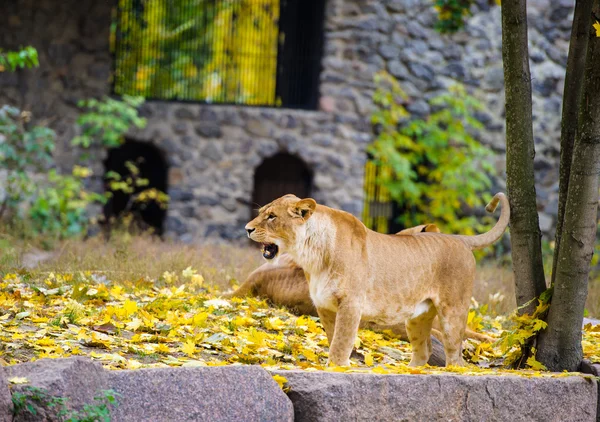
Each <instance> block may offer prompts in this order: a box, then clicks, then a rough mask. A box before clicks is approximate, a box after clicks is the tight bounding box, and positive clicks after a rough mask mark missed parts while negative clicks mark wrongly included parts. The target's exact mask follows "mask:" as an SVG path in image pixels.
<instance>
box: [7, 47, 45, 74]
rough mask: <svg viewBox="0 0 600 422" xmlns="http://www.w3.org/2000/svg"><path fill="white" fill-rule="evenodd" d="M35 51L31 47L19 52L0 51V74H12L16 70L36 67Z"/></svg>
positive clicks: (37, 64) (37, 63)
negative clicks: (5, 72)
mask: <svg viewBox="0 0 600 422" xmlns="http://www.w3.org/2000/svg"><path fill="white" fill-rule="evenodd" d="M38 66H39V61H38V54H37V50H36V49H35V48H33V47H31V46H28V47H25V48H22V49H21V50H19V51H3V50H2V49H0V72H4V71H8V72H14V71H15V70H17V69H19V68H20V69H24V68H29V69H30V68H32V67H38Z"/></svg>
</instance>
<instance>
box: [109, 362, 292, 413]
mask: <svg viewBox="0 0 600 422" xmlns="http://www.w3.org/2000/svg"><path fill="white" fill-rule="evenodd" d="M109 384H110V386H111V388H112V389H113V390H115V391H116V392H117V393H118V394H120V397H119V398H118V401H119V405H118V406H117V407H115V408H113V409H112V419H113V420H115V421H119V422H128V421H144V422H152V421H156V422H158V421H178V422H185V421H292V420H293V419H294V409H293V407H292V403H291V402H290V400H289V399H288V398H287V397H286V395H285V393H284V392H283V391H282V390H281V388H279V386H278V385H277V383H276V382H275V381H274V380H273V377H272V376H271V375H270V374H269V373H268V372H267V371H265V370H264V369H262V368H261V367H259V366H223V367H211V368H206V367H201V368H199V367H196V368H156V369H139V370H135V371H114V372H110V373H109Z"/></svg>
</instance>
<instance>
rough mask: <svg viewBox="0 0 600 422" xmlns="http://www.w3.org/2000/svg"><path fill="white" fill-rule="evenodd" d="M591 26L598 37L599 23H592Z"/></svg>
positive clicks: (599, 33)
mask: <svg viewBox="0 0 600 422" xmlns="http://www.w3.org/2000/svg"><path fill="white" fill-rule="evenodd" d="M592 26H593V27H594V29H595V30H596V36H597V37H600V22H598V21H596V23H594V25H592Z"/></svg>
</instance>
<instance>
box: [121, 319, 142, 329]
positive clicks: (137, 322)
mask: <svg viewBox="0 0 600 422" xmlns="http://www.w3.org/2000/svg"><path fill="white" fill-rule="evenodd" d="M142 324H143V321H142V320H141V319H139V318H133V319H132V320H131V321H129V322H128V323H127V324H125V328H127V329H128V330H131V331H136V330H137V329H138V328H140V327H141V326H142Z"/></svg>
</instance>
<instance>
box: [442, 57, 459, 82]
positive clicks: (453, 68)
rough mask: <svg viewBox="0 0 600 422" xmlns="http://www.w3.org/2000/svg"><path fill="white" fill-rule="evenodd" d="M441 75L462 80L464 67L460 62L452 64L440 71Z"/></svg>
mask: <svg viewBox="0 0 600 422" xmlns="http://www.w3.org/2000/svg"><path fill="white" fill-rule="evenodd" d="M442 74H443V75H445V76H449V77H451V78H455V79H463V78H464V77H465V67H464V66H463V65H462V63H461V62H458V61H457V62H452V63H449V64H448V65H447V66H446V67H445V68H443V69H442Z"/></svg>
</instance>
